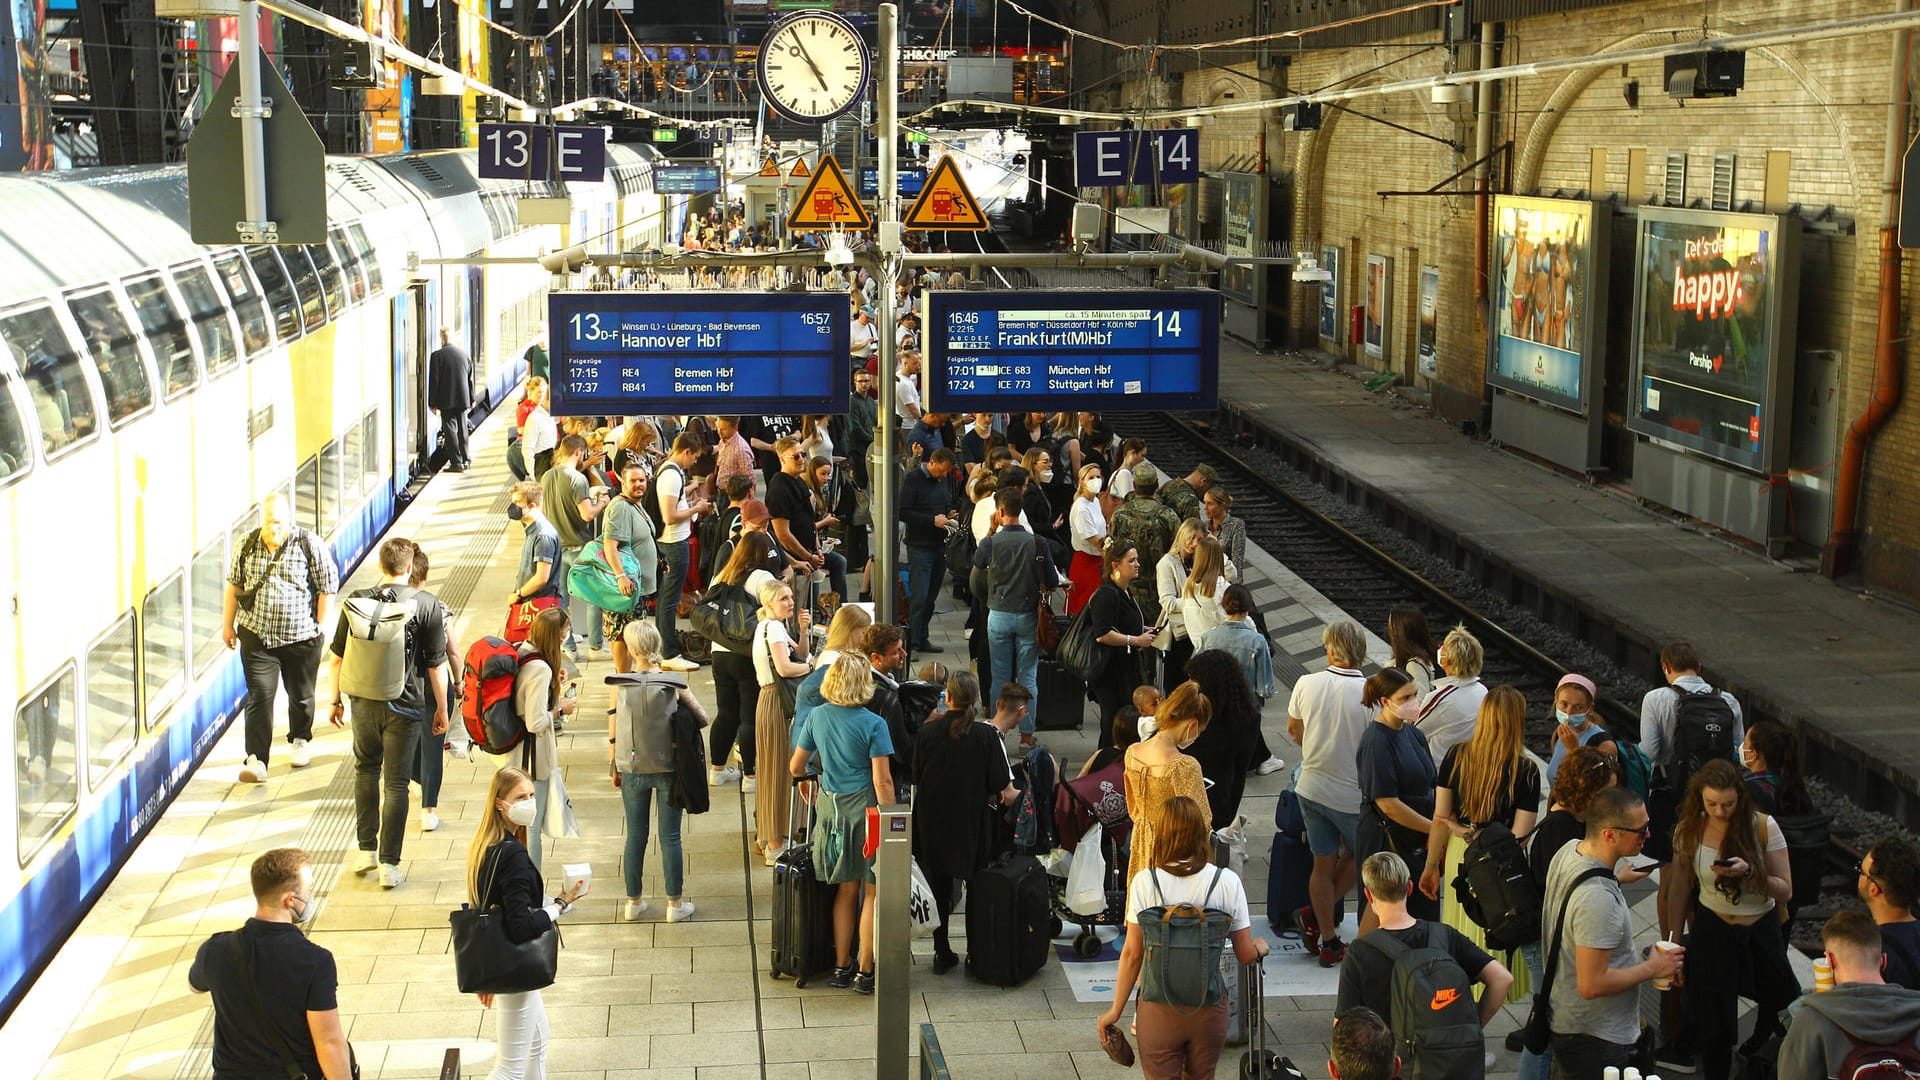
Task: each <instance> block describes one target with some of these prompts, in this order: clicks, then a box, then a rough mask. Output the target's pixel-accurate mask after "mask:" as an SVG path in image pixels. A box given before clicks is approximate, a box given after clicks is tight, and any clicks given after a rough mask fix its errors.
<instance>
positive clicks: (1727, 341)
mask: <svg viewBox="0 0 1920 1080" xmlns="http://www.w3.org/2000/svg"><path fill="white" fill-rule="evenodd" d="M1799 239H1800V225H1799V222H1798V221H1797V220H1796V219H1793V218H1789V217H1781V216H1775V215H1771V214H1723V213H1713V212H1708V211H1698V210H1676V209H1667V208H1656V207H1642V208H1641V210H1640V225H1639V241H1638V244H1637V245H1636V250H1637V252H1638V261H1637V264H1636V270H1637V280H1636V281H1635V287H1634V305H1633V326H1634V342H1633V386H1632V387H1631V388H1630V392H1629V394H1628V409H1627V414H1628V415H1627V426H1628V427H1629V428H1630V429H1632V430H1633V431H1636V432H1639V433H1640V434H1642V435H1647V436H1650V437H1652V438H1655V439H1659V440H1662V441H1664V442H1667V443H1671V444H1673V445H1675V446H1678V447H1680V448H1682V449H1684V450H1690V451H1693V452H1694V453H1698V454H1704V455H1706V456H1708V457H1712V458H1715V459H1718V460H1720V461H1723V462H1725V463H1727V464H1729V465H1735V466H1738V467H1740V468H1743V469H1751V470H1754V471H1756V472H1768V471H1772V470H1773V469H1774V468H1775V466H1776V463H1777V462H1778V461H1779V459H1780V458H1781V456H1782V455H1783V454H1784V453H1785V446H1784V443H1785V441H1786V439H1787V437H1788V435H1789V430H1788V429H1789V416H1788V401H1787V396H1788V388H1789V387H1791V386H1792V385H1793V355H1794V352H1793V350H1794V315H1795V308H1796V307H1797V304H1798V292H1799V290H1798V288H1797V284H1798V273H1799V264H1798V256H1799Z"/></svg>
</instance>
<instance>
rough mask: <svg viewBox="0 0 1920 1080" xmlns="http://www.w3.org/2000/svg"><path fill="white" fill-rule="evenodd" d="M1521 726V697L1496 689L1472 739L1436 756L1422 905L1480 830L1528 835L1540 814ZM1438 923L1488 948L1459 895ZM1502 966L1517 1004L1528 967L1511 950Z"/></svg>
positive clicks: (1434, 896) (1528, 983)
mask: <svg viewBox="0 0 1920 1080" xmlns="http://www.w3.org/2000/svg"><path fill="white" fill-rule="evenodd" d="M1526 724H1527V699H1526V697H1525V696H1524V695H1522V694H1521V693H1520V691H1518V690H1515V689H1514V688H1513V687H1511V686H1496V687H1494V688H1493V689H1492V690H1490V691H1488V693H1487V698H1486V700H1485V701H1483V702H1481V703H1480V715H1479V716H1478V717H1476V718H1475V719H1474V722H1473V736H1472V737H1471V738H1469V739H1468V740H1467V741H1466V742H1463V743H1457V744H1455V745H1454V746H1453V747H1452V748H1451V749H1449V750H1448V751H1447V752H1446V753H1445V754H1444V755H1442V756H1441V759H1440V771H1439V774H1438V778H1437V779H1436V780H1435V781H1434V794H1433V825H1432V828H1431V829H1430V830H1429V831H1428V833H1427V864H1426V867H1425V869H1423V870H1421V872H1420V892H1421V893H1422V894H1423V895H1425V896H1426V897H1427V899H1429V900H1435V901H1437V900H1439V899H1440V891H1441V887H1442V885H1443V884H1444V883H1445V882H1450V881H1453V880H1454V879H1455V878H1456V877H1457V876H1458V875H1459V873H1460V864H1461V862H1463V861H1464V860H1465V859H1466V855H1467V844H1468V842H1469V841H1471V840H1472V839H1473V837H1474V834H1475V833H1477V832H1479V831H1480V830H1481V829H1484V828H1486V827H1488V826H1490V825H1499V826H1501V827H1503V828H1505V829H1506V830H1507V831H1509V832H1511V833H1512V834H1513V835H1514V836H1516V837H1525V836H1527V835H1529V834H1531V833H1532V832H1533V826H1534V824H1535V822H1536V821H1538V820H1539V816H1540V770H1539V768H1538V767H1537V766H1535V765H1534V763H1533V759H1532V758H1530V757H1528V756H1527V751H1526V745H1525V743H1524V742H1523V741H1522V739H1523V737H1524V736H1525V735H1526ZM1443 869H1444V873H1443ZM1441 918H1442V921H1444V922H1445V923H1446V924H1447V925H1448V926H1450V927H1452V928H1453V929H1454V932H1455V933H1458V934H1460V935H1461V936H1462V937H1464V938H1466V939H1467V940H1468V941H1471V942H1473V943H1474V944H1475V945H1478V946H1480V947H1481V948H1483V949H1484V948H1486V947H1487V933H1486V931H1485V930H1482V929H1481V928H1480V925H1479V924H1478V923H1476V922H1474V921H1473V920H1472V919H1470V918H1468V917H1467V913H1466V911H1465V910H1463V909H1462V908H1461V906H1460V902H1459V897H1454V902H1453V903H1450V904H1447V905H1446V907H1445V909H1444V910H1443V912H1442V915H1441ZM1501 962H1502V963H1504V964H1506V965H1507V970H1509V971H1511V972H1513V973H1514V980H1513V981H1514V987H1515V988H1514V989H1512V990H1509V991H1508V992H1507V1000H1509V1001H1518V1000H1520V998H1521V997H1523V996H1525V995H1526V994H1527V993H1528V992H1529V991H1530V990H1531V989H1532V983H1533V980H1532V978H1531V977H1523V976H1529V975H1530V969H1529V968H1528V967H1527V966H1526V965H1525V964H1519V963H1515V962H1514V957H1513V954H1512V953H1511V952H1508V953H1507V954H1506V955H1505V956H1504V957H1502V958H1501Z"/></svg>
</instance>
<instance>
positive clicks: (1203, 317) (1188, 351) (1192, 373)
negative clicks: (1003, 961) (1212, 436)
mask: <svg viewBox="0 0 1920 1080" xmlns="http://www.w3.org/2000/svg"><path fill="white" fill-rule="evenodd" d="M923 324H924V326H925V328H926V330H925V334H926V344H927V348H926V370H925V373H924V375H923V378H924V380H925V387H926V397H927V407H928V408H929V409H931V410H932V411H935V412H1024V411H1035V410H1040V409H1046V410H1048V411H1054V410H1058V409H1064V408H1072V409H1075V410H1084V411H1092V412H1097V411H1100V410H1105V409H1122V410H1140V409H1161V410H1174V409H1211V408H1213V407H1215V405H1217V404H1218V402H1219V396H1220V294H1219V293H1218V292H1217V291H1215V290H1212V289H1172V290H1160V289H1138V290H1135V289H1125V290H1112V289H1103V290H1069V291H1059V292H1026V291H1021V292H972V291H960V290H945V289H933V290H929V291H928V292H927V293H926V314H925V317H924V319H923Z"/></svg>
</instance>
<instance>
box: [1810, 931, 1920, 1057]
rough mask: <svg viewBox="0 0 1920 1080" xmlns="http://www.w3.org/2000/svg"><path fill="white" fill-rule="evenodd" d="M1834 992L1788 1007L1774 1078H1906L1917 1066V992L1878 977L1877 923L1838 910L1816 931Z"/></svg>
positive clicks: (1919, 994)
mask: <svg viewBox="0 0 1920 1080" xmlns="http://www.w3.org/2000/svg"><path fill="white" fill-rule="evenodd" d="M1820 937H1821V942H1822V944H1823V945H1824V946H1825V949H1826V957H1827V962H1828V963H1829V964H1831V965H1833V989H1832V990H1829V991H1827V992H1826V993H1822V994H1809V995H1807V996H1806V997H1803V998H1801V999H1800V1003H1799V1004H1798V1005H1797V1006H1795V1008H1794V1014H1793V1022H1792V1024H1790V1025H1789V1026H1788V1027H1787V1037H1786V1040H1785V1041H1784V1042H1782V1043H1781V1044H1780V1059H1779V1063H1778V1076H1779V1077H1780V1080H1828V1078H1830V1077H1839V1078H1843V1080H1906V1078H1907V1077H1908V1076H1911V1075H1912V1074H1913V1073H1914V1072H1916V1071H1920V1050H1915V1048H1914V1037H1915V1035H1916V1034H1920V991H1914V990H1909V989H1907V988H1906V987H1904V986H1890V985H1888V984H1887V982H1886V981H1885V980H1884V979H1883V978H1881V975H1880V964H1881V957H1882V953H1881V937H1880V927H1878V926H1876V925H1875V924H1874V921H1873V916H1871V915H1869V914H1867V913H1866V912H1864V911H1842V912H1840V913H1838V914H1836V915H1835V916H1834V917H1833V918H1831V919H1828V920H1827V922H1826V925H1825V926H1823V927H1821V928H1820Z"/></svg>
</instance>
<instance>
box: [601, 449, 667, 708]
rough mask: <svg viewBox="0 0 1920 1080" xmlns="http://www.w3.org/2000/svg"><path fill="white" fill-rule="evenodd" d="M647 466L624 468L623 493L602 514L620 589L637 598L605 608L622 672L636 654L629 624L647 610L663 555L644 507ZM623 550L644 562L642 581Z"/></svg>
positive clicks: (608, 556)
mask: <svg viewBox="0 0 1920 1080" xmlns="http://www.w3.org/2000/svg"><path fill="white" fill-rule="evenodd" d="M648 479H649V478H648V476H647V467H646V466H645V465H642V464H640V463H639V462H638V461H634V462H630V463H629V464H628V465H627V467H626V468H624V469H622V470H620V496H619V497H618V498H616V499H614V500H613V502H612V504H610V505H609V506H608V507H607V509H606V510H605V511H603V512H602V513H601V515H600V516H601V532H600V543H601V544H602V545H603V546H602V553H603V554H604V555H605V556H606V560H607V565H608V566H610V567H612V568H613V570H614V572H615V575H616V580H617V582H618V584H619V586H620V591H621V592H623V593H625V594H627V595H628V596H631V597H633V598H634V603H633V609H632V610H630V611H603V612H601V613H600V615H601V625H602V627H603V628H604V629H605V631H606V635H607V644H608V645H609V646H611V647H612V649H613V669H614V670H615V671H617V672H620V673H622V674H624V673H626V672H629V671H632V670H633V654H632V653H630V652H628V651H627V642H626V637H625V636H624V635H625V634H626V630H627V624H628V623H630V622H632V621H633V620H635V619H637V618H639V617H640V616H641V614H642V613H643V612H645V610H646V603H647V597H649V596H652V595H653V589H654V583H655V576H656V575H657V574H658V573H659V570H660V554H659V551H658V549H656V548H655V547H654V541H653V536H654V533H653V522H652V521H650V520H648V519H647V514H646V511H645V510H644V509H643V507H644V505H645V504H644V502H643V501H642V500H644V499H645V498H646V497H647V480H648ZM622 552H628V553H631V554H632V555H633V557H634V560H635V561H636V562H638V563H639V564H640V576H639V578H638V580H636V579H634V578H633V577H630V576H629V575H628V574H627V573H626V570H625V566H626V562H625V560H624V559H622V558H621V553H622Z"/></svg>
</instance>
